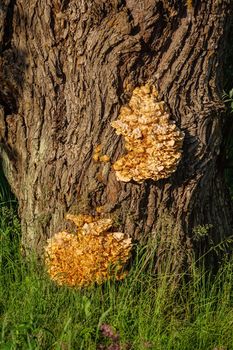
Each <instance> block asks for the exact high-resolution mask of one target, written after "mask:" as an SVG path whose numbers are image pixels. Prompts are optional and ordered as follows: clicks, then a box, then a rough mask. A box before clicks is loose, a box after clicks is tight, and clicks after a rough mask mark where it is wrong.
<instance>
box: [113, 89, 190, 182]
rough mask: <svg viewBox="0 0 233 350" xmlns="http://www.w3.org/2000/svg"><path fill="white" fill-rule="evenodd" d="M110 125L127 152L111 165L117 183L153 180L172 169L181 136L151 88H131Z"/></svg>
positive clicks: (178, 155) (180, 144) (167, 174)
mask: <svg viewBox="0 0 233 350" xmlns="http://www.w3.org/2000/svg"><path fill="white" fill-rule="evenodd" d="M111 125H112V127H114V128H115V129H116V133H117V134H118V135H123V136H124V139H125V148H126V149H127V151H128V153H127V154H126V155H125V156H123V157H121V158H119V159H118V160H117V161H116V162H115V163H114V164H113V169H114V170H115V171H116V177H117V179H118V180H119V181H124V182H128V181H131V180H135V181H137V182H139V183H141V182H142V181H144V180H146V179H153V180H155V181H157V180H159V179H162V178H166V177H168V176H170V175H171V174H172V173H173V172H174V171H175V170H176V168H177V165H178V163H179V161H180V159H181V155H182V152H181V148H182V145H183V139H184V133H183V132H182V131H181V130H180V129H178V127H177V126H176V125H175V122H173V121H171V120H170V116H169V114H168V113H167V112H166V110H165V106H164V102H163V101H159V100H158V93H157V91H156V89H155V87H154V86H150V85H148V84H146V85H144V86H142V87H137V88H135V89H134V91H133V94H132V97H131V99H130V101H129V104H128V105H127V106H123V107H122V108H121V110H120V115H119V119H118V120H116V121H113V122H112V123H111Z"/></svg>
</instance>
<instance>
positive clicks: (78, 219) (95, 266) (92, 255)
mask: <svg viewBox="0 0 233 350" xmlns="http://www.w3.org/2000/svg"><path fill="white" fill-rule="evenodd" d="M67 219H69V220H71V221H73V222H74V223H75V225H76V226H77V232H76V233H75V234H74V233H68V232H65V231H63V232H59V233H57V234H55V235H54V236H53V237H52V238H50V239H49V240H48V243H47V246H46V247H45V264H46V266H47V271H48V273H49V275H50V277H51V279H52V280H54V281H55V282H56V283H57V284H59V285H69V286H79V287H83V286H88V285H90V284H92V283H99V284H100V283H102V282H104V281H105V280H108V279H110V278H112V277H113V276H115V277H116V278H117V279H122V278H124V277H125V272H124V271H123V268H124V265H125V263H126V262H127V260H128V259H129V257H130V252H131V248H132V241H131V238H129V237H128V236H127V235H126V234H124V233H122V232H109V231H108V230H109V229H110V227H111V226H112V224H113V222H112V220H111V219H103V218H94V217H92V216H90V215H77V216H76V215H71V214H68V215H67Z"/></svg>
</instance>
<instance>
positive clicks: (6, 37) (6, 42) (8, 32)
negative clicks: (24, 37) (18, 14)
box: [1, 0, 16, 52]
mask: <svg viewBox="0 0 233 350" xmlns="http://www.w3.org/2000/svg"><path fill="white" fill-rule="evenodd" d="M15 4H16V0H10V2H9V5H8V7H7V13H6V18H5V23H4V29H3V30H4V34H3V40H2V48H1V52H4V51H6V50H7V49H10V48H11V40H12V36H13V17H14V8H15Z"/></svg>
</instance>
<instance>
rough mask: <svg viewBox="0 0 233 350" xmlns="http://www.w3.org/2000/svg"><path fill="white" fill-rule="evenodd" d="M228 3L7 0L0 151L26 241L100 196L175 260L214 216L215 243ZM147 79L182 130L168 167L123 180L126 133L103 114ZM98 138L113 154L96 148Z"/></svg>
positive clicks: (37, 240) (226, 206)
mask: <svg viewBox="0 0 233 350" xmlns="http://www.w3.org/2000/svg"><path fill="white" fill-rule="evenodd" d="M232 14H233V10H232V4H231V3H230V1H226V0H225V1H215V0H208V1H207V0H205V1H193V4H191V2H190V1H175V0H171V1H167V0H163V1H158V0H153V1H152V0H140V1H136V0H108V1H102V0H91V1H89V0H82V1H75V0H73V1H72V0H70V1H69V0H64V1H60V0H53V1H51V0H43V1H40V0H30V1H29V0H3V4H2V5H1V8H0V42H1V58H0V66H1V71H0V74H1V82H0V87H1V91H0V104H1V109H0V115H1V154H2V159H3V165H4V169H5V173H6V176H7V178H8V181H9V183H10V185H11V187H12V189H13V191H14V193H15V195H16V196H17V198H18V200H19V211H20V216H21V219H22V230H23V242H24V244H25V245H26V246H27V247H31V248H35V249H38V247H41V246H42V245H43V242H44V239H45V238H46V237H48V236H50V235H52V234H54V233H55V232H57V231H58V230H59V229H61V228H64V226H65V225H66V223H65V221H64V215H65V214H66V213H67V212H72V213H91V214H96V208H97V207H99V206H102V207H103V215H107V216H112V217H114V218H115V223H116V226H118V227H119V228H120V229H121V230H123V231H124V232H128V233H129V234H130V235H131V236H133V237H134V238H135V239H139V240H141V239H144V238H145V237H148V236H149V235H150V234H151V233H153V234H154V235H155V236H156V237H157V238H158V239H157V241H158V242H159V243H158V251H160V253H161V254H162V252H165V254H167V253H166V252H167V251H170V252H172V256H173V257H175V258H174V260H177V261H179V264H180V263H182V261H183V260H184V259H185V256H186V255H187V250H188V248H189V247H190V245H191V244H192V241H193V228H194V227H196V226H197V225H206V224H209V225H212V228H211V229H210V230H209V232H208V234H209V237H210V238H211V239H212V240H213V241H214V242H215V243H216V242H219V241H220V240H222V239H223V238H224V237H226V236H229V235H230V234H231V232H232V208H231V203H230V200H229V196H228V192H227V190H226V187H225V183H224V179H223V168H222V162H221V142H222V130H223V126H224V105H223V102H222V101H221V94H222V88H221V83H222V78H221V77H222V65H223V64H222V63H223V54H224V45H225V37H226V34H227V28H228V22H229V18H230V17H231V16H232ZM148 81H149V82H150V83H152V84H154V85H155V86H156V87H157V89H158V91H159V94H160V97H161V100H164V101H165V102H166V104H167V106H168V108H169V110H170V113H171V116H172V118H173V119H174V120H175V121H176V123H177V125H178V126H179V127H180V128H181V129H182V130H183V131H184V132H185V141H184V147H183V158H182V161H181V163H180V165H179V167H178V169H177V171H176V173H174V175H172V176H171V177H169V178H168V179H165V180H160V181H158V182H154V181H152V180H147V181H145V182H144V183H143V184H137V183H133V182H131V183H123V182H118V181H117V180H116V177H115V174H114V171H113V169H112V166H111V164H112V163H113V162H114V161H115V160H116V159H117V158H118V157H119V156H120V155H122V154H123V153H124V143H123V140H122V138H121V137H119V136H117V135H116V133H115V130H114V129H113V128H112V127H111V125H110V122H111V121H113V120H115V119H116V118H117V116H118V113H119V109H120V107H121V105H123V104H125V103H126V102H127V101H128V100H129V98H130V96H131V93H132V91H133V89H134V88H135V87H136V86H140V85H143V84H145V83H146V82H148ZM99 144H101V145H102V150H103V153H104V154H107V155H109V156H110V159H111V162H110V163H98V162H95V161H94V160H93V159H92V156H93V152H94V149H95V147H96V146H97V145H99ZM201 242H202V243H203V240H202V241H201ZM205 245H206V247H205V248H203V247H202V249H203V251H205V249H208V245H209V241H208V239H207V240H206V239H205Z"/></svg>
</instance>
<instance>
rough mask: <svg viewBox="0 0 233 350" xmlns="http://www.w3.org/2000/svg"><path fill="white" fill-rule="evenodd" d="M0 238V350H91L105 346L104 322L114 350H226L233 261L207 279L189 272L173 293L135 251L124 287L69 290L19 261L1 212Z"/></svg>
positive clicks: (14, 226) (10, 214)
mask: <svg viewBox="0 0 233 350" xmlns="http://www.w3.org/2000/svg"><path fill="white" fill-rule="evenodd" d="M0 239H1V240H0V249H1V272H0V280H1V281H0V323H1V333H0V349H1V350H13V349H17V350H20V349H23V350H24V349H25V350H30V349H33V350H34V349H45V350H49V349H56V350H68V349H70V350H79V349H80V350H81V349H85V350H88V349H93V350H94V349H97V348H98V347H97V346H98V344H100V343H101V344H110V340H108V339H106V338H104V337H103V335H102V334H101V332H100V330H99V328H100V326H101V324H104V323H105V324H109V325H111V326H112V327H113V328H114V329H116V330H117V331H118V332H119V334H120V342H121V349H133V350H136V349H142V350H144V349H147V348H148V349H154V350H160V349H161V350H162V349H164V350H170V349H174V350H175V349H176V350H184V349H186V350H192V349H195V350H197V349H203V350H213V349H214V348H217V349H218V350H219V349H224V350H226V349H227V350H231V349H233V332H232V329H233V298H232V296H233V274H232V271H233V262H232V261H231V262H226V263H225V264H224V265H223V266H222V268H221V269H220V270H219V272H218V273H217V275H216V276H215V277H214V278H213V277H212V276H210V275H208V274H206V273H204V272H203V269H201V268H200V269H197V268H195V267H194V266H193V269H192V271H190V272H189V273H190V278H189V279H188V281H187V278H186V281H185V278H181V284H180V287H179V288H174V285H171V284H169V282H168V281H170V278H169V277H170V276H166V275H159V276H158V275H157V276H156V275H154V274H153V272H152V269H151V268H150V267H149V266H148V265H145V254H144V253H143V251H141V252H138V254H137V255H136V259H135V262H134V267H133V268H132V269H131V271H130V273H129V275H128V277H127V278H126V279H125V280H124V281H123V282H121V283H119V282H109V283H106V284H105V285H103V286H96V287H94V286H93V287H91V288H88V289H83V290H75V289H70V288H66V287H58V286H56V285H55V284H53V283H52V282H51V281H50V280H49V278H48V277H47V275H46V273H45V272H44V271H43V269H42V267H41V266H38V265H36V264H35V263H34V262H33V259H32V260H31V261H25V259H24V258H23V257H22V256H21V254H20V248H19V242H20V226H19V222H18V220H17V217H16V216H15V213H14V210H13V209H12V208H6V207H0ZM145 266H147V267H146V268H145ZM106 349H107V348H106ZM118 349H119V348H118ZM118 349H117V350H118Z"/></svg>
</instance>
